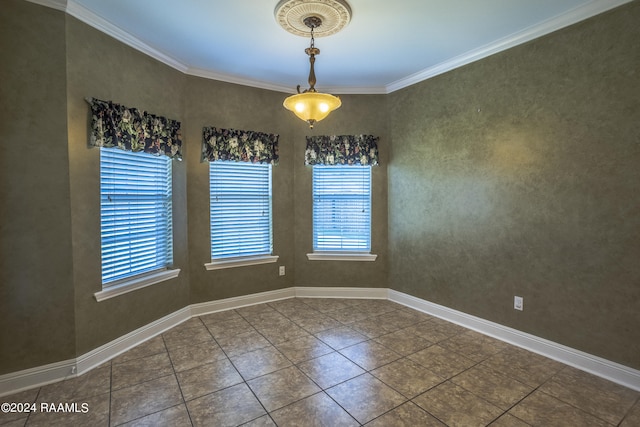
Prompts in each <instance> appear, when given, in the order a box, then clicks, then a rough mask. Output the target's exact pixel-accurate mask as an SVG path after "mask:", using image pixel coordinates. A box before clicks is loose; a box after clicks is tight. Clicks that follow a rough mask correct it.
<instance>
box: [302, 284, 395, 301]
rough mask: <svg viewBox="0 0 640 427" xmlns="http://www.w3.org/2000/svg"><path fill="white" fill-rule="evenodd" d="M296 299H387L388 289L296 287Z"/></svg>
mask: <svg viewBox="0 0 640 427" xmlns="http://www.w3.org/2000/svg"><path fill="white" fill-rule="evenodd" d="M294 289H295V294H296V297H299V298H366V299H387V298H388V297H389V296H388V295H389V289H388V288H344V287H329V288H323V287H311V286H296V287H295V288H294Z"/></svg>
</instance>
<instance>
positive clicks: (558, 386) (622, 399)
mask: <svg viewBox="0 0 640 427" xmlns="http://www.w3.org/2000/svg"><path fill="white" fill-rule="evenodd" d="M540 391H543V392H545V393H547V394H549V395H551V396H554V397H556V398H558V399H560V400H562V401H563V402H566V403H569V404H571V405H573V406H575V407H577V408H579V409H582V410H583V411H585V412H587V413H589V414H591V415H594V416H596V417H598V418H600V419H603V420H606V421H608V422H610V423H611V424H616V425H617V424H618V423H619V422H620V421H622V418H623V417H624V416H625V415H626V414H627V412H628V411H629V409H631V407H632V406H633V405H634V403H635V402H636V401H637V400H638V398H640V392H636V391H633V390H630V389H628V388H625V387H622V386H619V385H617V384H614V383H612V382H610V381H607V380H605V379H603V378H600V377H596V376H595V375H592V374H589V373H586V372H583V371H580V370H578V369H574V368H570V367H566V368H565V369H563V370H562V371H560V372H559V373H558V374H556V375H555V376H554V377H553V378H551V379H550V380H549V381H547V382H546V383H545V384H543V385H542V386H541V387H540Z"/></svg>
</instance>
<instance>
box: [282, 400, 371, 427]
mask: <svg viewBox="0 0 640 427" xmlns="http://www.w3.org/2000/svg"><path fill="white" fill-rule="evenodd" d="M271 417H272V418H273V419H274V421H275V422H276V423H277V425H278V426H279V427H287V426H290V427H298V426H301V425H304V426H305V427H325V426H326V427H337V426H340V427H350V426H359V425H360V424H359V423H358V422H357V421H356V420H355V419H353V417H351V415H349V414H348V413H347V412H346V411H345V410H344V409H342V408H341V407H340V406H339V405H338V404H337V403H336V402H334V401H333V400H332V399H331V398H330V397H329V396H327V395H326V394H325V393H324V392H320V393H316V394H314V395H312V396H309V397H306V398H304V399H302V400H299V401H297V402H294V403H292V404H291V405H288V406H285V407H283V408H280V409H278V410H276V411H274V412H272V413H271Z"/></svg>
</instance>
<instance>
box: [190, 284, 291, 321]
mask: <svg viewBox="0 0 640 427" xmlns="http://www.w3.org/2000/svg"><path fill="white" fill-rule="evenodd" d="M295 296H296V294H295V291H294V288H285V289H278V290H275V291H268V292H260V293H257V294H250V295H242V296H239V297H232V298H225V299H221V300H216V301H208V302H203V303H199V304H191V306H190V308H191V316H192V317H193V316H202V315H203V314H209V313H215V312H217V311H226V310H231V309H234V308H240V307H246V306H249V305H256V304H262V303H265V302H270V301H278V300H281V299H287V298H293V297H295Z"/></svg>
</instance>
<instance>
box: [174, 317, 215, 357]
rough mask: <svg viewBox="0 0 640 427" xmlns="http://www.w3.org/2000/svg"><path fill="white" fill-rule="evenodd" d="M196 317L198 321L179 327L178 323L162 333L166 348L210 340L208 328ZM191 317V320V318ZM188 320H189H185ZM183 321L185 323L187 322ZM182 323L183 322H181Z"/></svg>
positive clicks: (211, 338)
mask: <svg viewBox="0 0 640 427" xmlns="http://www.w3.org/2000/svg"><path fill="white" fill-rule="evenodd" d="M193 319H197V320H198V323H195V322H193V323H190V324H189V325H188V326H189V327H188V328H187V327H186V326H185V327H183V328H180V326H182V325H179V326H177V327H176V328H177V329H176V328H174V329H171V330H170V331H168V332H165V333H164V334H162V338H164V344H165V345H166V346H167V349H169V350H173V349H175V348H177V347H181V346H185V345H193V344H197V343H201V342H212V341H213V337H212V336H211V333H210V332H209V330H208V329H207V328H206V327H205V325H204V324H203V323H202V321H200V319H199V318H195V317H194V318H193ZM193 319H191V320H193ZM187 322H189V321H187ZM187 322H185V323H187ZM183 325H184V323H183Z"/></svg>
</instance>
